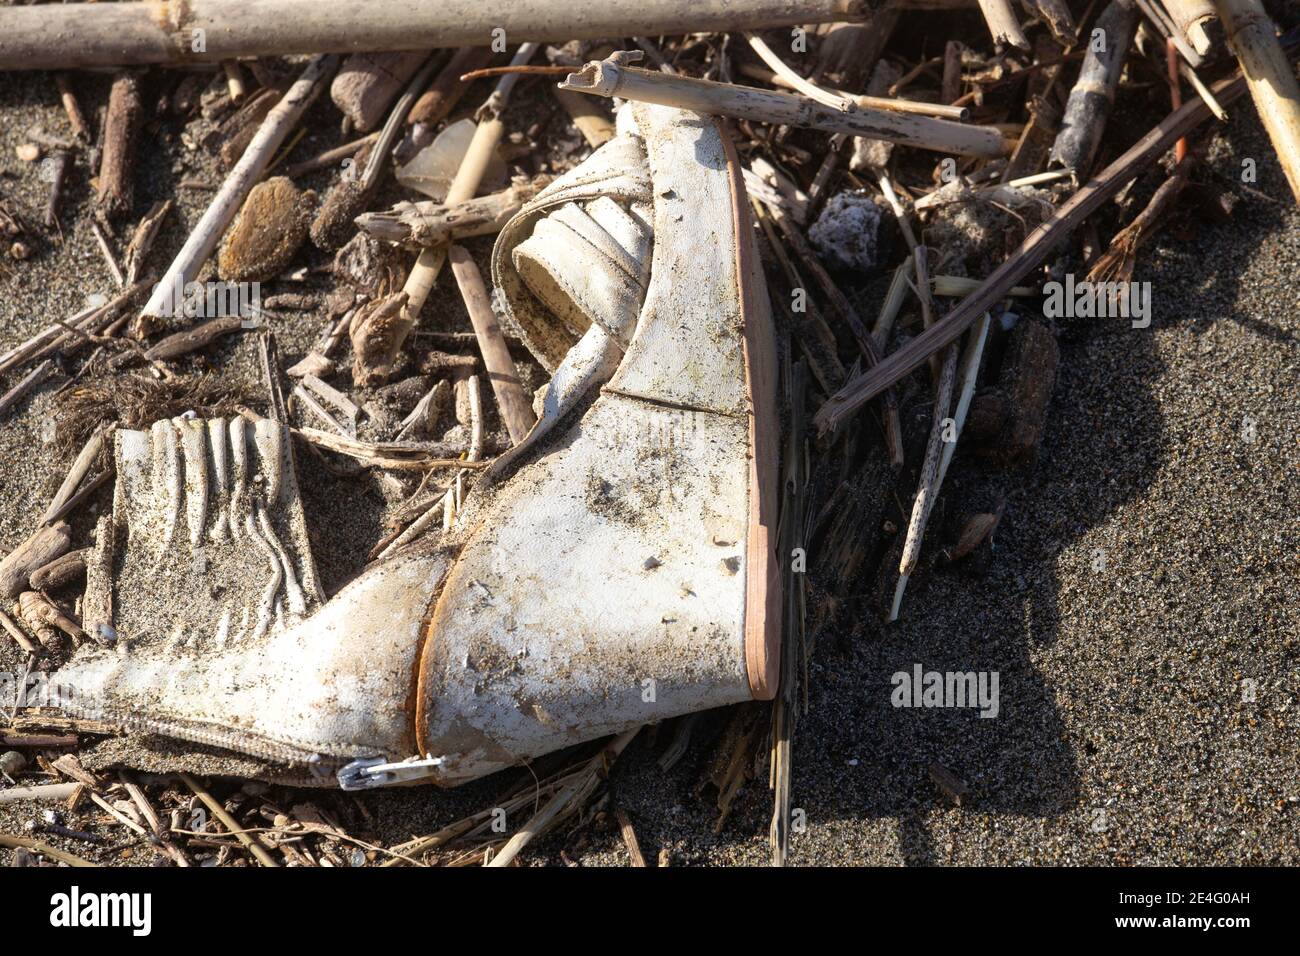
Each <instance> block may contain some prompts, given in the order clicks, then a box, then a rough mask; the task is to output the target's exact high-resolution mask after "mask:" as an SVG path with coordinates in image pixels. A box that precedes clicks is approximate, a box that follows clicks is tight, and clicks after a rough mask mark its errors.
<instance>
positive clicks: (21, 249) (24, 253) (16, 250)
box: [9, 242, 32, 262]
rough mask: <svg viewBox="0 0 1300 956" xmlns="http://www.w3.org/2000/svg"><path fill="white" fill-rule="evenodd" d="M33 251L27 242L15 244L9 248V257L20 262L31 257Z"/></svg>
mask: <svg viewBox="0 0 1300 956" xmlns="http://www.w3.org/2000/svg"><path fill="white" fill-rule="evenodd" d="M31 254H32V250H31V248H30V247H29V246H28V245H27V243H25V242H15V243H14V244H13V245H12V246H10V247H9V255H10V256H12V257H13V258H15V259H17V260H18V261H19V262H21V261H22V260H24V259H26V258H28V257H29V256H31Z"/></svg>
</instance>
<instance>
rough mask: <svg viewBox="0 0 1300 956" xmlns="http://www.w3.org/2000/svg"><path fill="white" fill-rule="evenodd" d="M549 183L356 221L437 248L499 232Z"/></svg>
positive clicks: (380, 235)
mask: <svg viewBox="0 0 1300 956" xmlns="http://www.w3.org/2000/svg"><path fill="white" fill-rule="evenodd" d="M584 102H587V101H585V100H584ZM548 182H550V179H549V178H548V177H544V176H539V177H537V178H536V179H533V180H530V181H529V182H526V183H520V184H519V185H515V186H511V187H510V188H508V189H503V190H501V192H496V193H492V194H491V195H488V196H480V197H478V198H476V199H468V200H466V201H465V202H462V203H455V204H453V205H448V204H446V203H436V202H433V201H432V200H425V201H422V202H415V203H410V202H404V203H400V204H399V205H397V206H395V207H394V208H392V209H390V210H388V211H387V212H367V213H362V214H361V215H360V216H358V217H357V218H356V224H357V226H358V227H360V229H361V230H362V231H363V232H367V233H369V234H370V235H372V236H374V237H375V238H376V239H382V240H384V241H385V242H400V243H403V244H404V245H408V246H416V247H423V246H436V245H440V244H442V243H447V242H452V241H454V240H456V239H465V238H468V237H470V236H490V235H494V234H495V233H498V232H500V231H501V227H502V226H504V225H505V224H506V223H507V222H509V221H510V219H511V217H513V216H514V214H515V213H517V212H518V211H519V210H520V208H521V207H522V206H523V204H524V203H526V202H528V200H530V199H532V198H533V196H535V195H537V193H538V191H540V190H541V188H542V187H543V186H545V185H546V184H547V183H548Z"/></svg>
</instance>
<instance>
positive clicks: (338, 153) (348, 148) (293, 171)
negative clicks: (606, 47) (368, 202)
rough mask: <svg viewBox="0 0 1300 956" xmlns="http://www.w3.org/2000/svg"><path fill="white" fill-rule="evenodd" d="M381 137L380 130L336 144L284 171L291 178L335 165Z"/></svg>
mask: <svg viewBox="0 0 1300 956" xmlns="http://www.w3.org/2000/svg"><path fill="white" fill-rule="evenodd" d="M378 138H379V133H378V131H376V132H374V133H371V134H370V135H368V136H362V137H361V138H360V139H354V140H353V141H352V142H350V143H344V144H343V145H342V146H335V147H334V148H333V149H327V150H325V152H323V153H320V154H319V155H316V156H313V157H312V158H311V159H305V160H303V161H302V162H301V163H295V164H294V165H292V166H290V167H289V168H288V169H286V170H285V171H284V175H285V176H288V177H289V178H290V179H297V178H298V177H299V176H303V175H306V174H307V173H313V172H315V171H316V170H318V169H324V168H325V167H326V166H334V165H337V164H338V163H340V162H342V161H343V160H345V159H347V158H348V157H349V156H355V155H356V154H357V153H359V152H360V151H361V150H362V149H364V148H365V147H366V146H367V145H369V144H370V143H373V142H374V141H375V140H377V139H378Z"/></svg>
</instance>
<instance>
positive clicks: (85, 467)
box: [41, 426, 112, 525]
mask: <svg viewBox="0 0 1300 956" xmlns="http://www.w3.org/2000/svg"><path fill="white" fill-rule="evenodd" d="M111 430H112V428H111V426H101V427H99V428H96V429H95V431H94V432H93V433H92V434H91V436H90V437H89V438H88V439H86V443H85V444H84V445H82V446H81V451H79V452H78V453H77V457H76V458H74V459H73V460H72V466H71V467H70V468H69V469H68V473H67V475H66V476H65V477H64V479H63V484H61V485H59V490H58V491H57V492H55V494H54V497H53V499H51V501H50V506H49V507H48V508H46V509H45V516H44V517H43V518H41V524H42V525H48V524H51V523H52V522H53V520H54V519H53V518H52V516H53V515H54V514H55V513H56V512H57V511H58V510H59V509H60V508H62V507H63V505H64V504H66V503H67V501H68V499H69V498H71V497H72V496H73V495H74V494H75V493H76V491H77V487H78V486H79V485H80V484H81V479H83V478H85V477H86V474H87V473H88V472H89V471H90V467H91V466H92V465H93V464H94V463H95V462H96V461H97V460H98V459H99V453H100V452H101V451H103V450H104V438H105V436H106V435H107V434H109V432H110V431H111Z"/></svg>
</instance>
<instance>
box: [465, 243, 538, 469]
mask: <svg viewBox="0 0 1300 956" xmlns="http://www.w3.org/2000/svg"><path fill="white" fill-rule="evenodd" d="M447 258H448V259H449V260H450V261H451V271H452V274H453V275H455V277H456V284H457V285H458V286H459V287H460V294H461V297H462V298H464V300H465V308H466V310H467V311H468V312H469V318H470V321H471V322H472V323H473V324H474V334H475V336H477V337H478V347H479V351H480V352H482V353H483V367H484V368H486V369H487V375H488V381H489V382H491V383H492V392H493V394H495V395H496V397H497V407H498V408H499V409H500V410H501V419H502V420H503V421H504V422H505V423H506V430H507V431H509V432H510V440H511V441H512V442H513V443H514V444H516V445H518V444H519V443H520V442H521V441H523V440H524V436H526V435H527V434H528V431H529V429H531V428H532V427H533V425H535V424H536V423H537V416H536V415H534V414H533V407H532V403H530V402H529V400H528V393H527V392H525V391H524V387H523V385H522V384H521V383H520V381H519V373H518V372H517V371H516V370H515V363H514V360H513V359H512V358H511V357H510V348H509V346H507V345H506V339H505V336H504V335H502V334H501V326H500V325H498V324H497V317H496V315H495V314H493V312H492V304H491V301H490V300H489V299H488V292H487V289H486V287H484V285H483V276H482V275H480V274H479V270H478V266H476V265H475V264H474V259H473V257H472V256H470V254H469V253H468V252H466V251H465V249H464V247H462V246H452V247H451V248H450V249H448V250H447Z"/></svg>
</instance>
